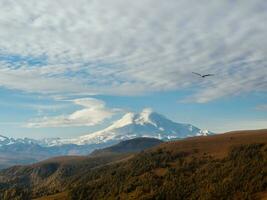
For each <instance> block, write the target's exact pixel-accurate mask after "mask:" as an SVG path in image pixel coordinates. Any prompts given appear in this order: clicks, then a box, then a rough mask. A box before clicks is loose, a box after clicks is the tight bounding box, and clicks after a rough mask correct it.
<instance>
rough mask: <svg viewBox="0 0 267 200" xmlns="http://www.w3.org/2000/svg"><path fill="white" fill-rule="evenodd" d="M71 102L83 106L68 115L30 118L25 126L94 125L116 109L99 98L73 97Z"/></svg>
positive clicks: (111, 114) (108, 116)
mask: <svg viewBox="0 0 267 200" xmlns="http://www.w3.org/2000/svg"><path fill="white" fill-rule="evenodd" d="M72 102H73V103H74V104H76V105H79V106H82V107H83V108H82V109H80V110H77V111H75V112H73V113H71V114H70V115H61V116H54V117H43V118H38V119H33V120H31V121H30V122H29V123H28V124H27V125H26V127H28V128H43V127H69V126H94V125H97V124H99V123H101V122H103V121H104V120H105V119H107V118H110V117H111V116H113V115H114V114H115V113H116V112H117V111H118V110H116V109H109V108H107V107H106V106H105V103H104V102H103V101H101V100H97V99H94V98H83V99H75V100H72Z"/></svg>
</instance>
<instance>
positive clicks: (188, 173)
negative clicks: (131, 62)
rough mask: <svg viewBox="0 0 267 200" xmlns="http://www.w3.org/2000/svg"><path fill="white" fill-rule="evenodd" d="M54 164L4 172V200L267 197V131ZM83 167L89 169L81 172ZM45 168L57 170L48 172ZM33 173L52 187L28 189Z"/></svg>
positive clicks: (236, 133) (191, 140) (239, 133)
mask: <svg viewBox="0 0 267 200" xmlns="http://www.w3.org/2000/svg"><path fill="white" fill-rule="evenodd" d="M113 156H115V155H113ZM118 156H119V157H118ZM79 159H81V161H78V160H79ZM88 159H89V160H88ZM55 160H57V161H58V162H51V160H50V161H49V162H48V161H46V162H42V163H39V164H36V165H32V166H31V167H30V168H20V167H15V168H10V169H8V170H4V171H2V172H1V184H0V191H1V194H2V199H4V200H5V199H10V197H12V198H13V199H14V197H18V199H27V198H29V196H32V197H33V198H37V197H43V199H53V196H51V198H49V197H45V196H46V195H58V196H59V197H60V196H66V194H68V195H67V196H68V197H69V199H75V200H76V199H77V200H79V199H81V200H86V199H170V200H171V199H210V200H212V199H255V198H257V197H258V198H264V196H266V195H265V194H266V191H267V130H257V131H238V132H232V133H226V134H221V135H213V136H207V137H194V138H188V139H185V140H181V141H174V142H166V143H162V144H160V145H159V146H156V147H153V148H151V149H148V150H145V151H143V152H140V153H138V154H135V155H134V154H127V155H125V154H116V156H115V157H113V158H112V156H110V155H109V156H107V157H101V156H98V157H97V156H96V157H91V158H90V157H89V158H86V159H85V160H84V158H83V157H82V158H81V157H78V158H77V157H74V158H69V157H66V158H65V160H64V159H63V160H62V159H60V160H58V159H55ZM100 160H101V161H100ZM83 162H85V163H87V164H88V167H81V166H82V165H80V164H79V163H83ZM47 163H50V164H51V163H54V164H53V165H50V164H49V165H48V166H49V167H48V168H47ZM55 163H58V165H60V169H61V170H60V174H63V176H61V177H62V178H63V179H62V180H60V179H57V180H53V179H52V178H53V177H55V173H59V171H58V170H54V169H55V168H56V169H58V165H56V164H55ZM89 163H90V166H89ZM93 163H98V164H93ZM99 163H101V164H99ZM66 166H71V167H66ZM44 167H46V170H44V171H43V170H42V169H43V168H44ZM29 172H31V173H30V174H28V176H27V175H25V174H27V173H29ZM32 172H38V173H35V175H36V177H35V178H36V180H38V179H40V178H43V179H44V180H46V181H47V180H51V181H50V182H49V181H48V182H47V185H42V186H43V188H40V185H38V184H37V185H31V184H29V185H27V184H25V183H27V180H29V177H32V176H33V174H32ZM42 172H45V173H42ZM48 172H49V173H48ZM60 181H61V182H60ZM62 183H64V184H63V185H62V186H63V187H57V184H62ZM27 186H31V189H30V190H29V189H28V187H27ZM63 194H64V195H63ZM12 195H13V196H12Z"/></svg>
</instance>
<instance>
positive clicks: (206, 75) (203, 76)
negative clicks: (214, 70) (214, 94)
mask: <svg viewBox="0 0 267 200" xmlns="http://www.w3.org/2000/svg"><path fill="white" fill-rule="evenodd" d="M192 73H193V74H196V75H198V76H200V77H201V78H205V77H208V76H214V74H203V75H202V74H199V73H196V72H192Z"/></svg>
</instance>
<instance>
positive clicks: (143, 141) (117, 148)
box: [91, 138, 162, 156]
mask: <svg viewBox="0 0 267 200" xmlns="http://www.w3.org/2000/svg"><path fill="white" fill-rule="evenodd" d="M161 143H162V141H161V140H159V139H156V138H134V139H131V140H125V141H122V142H120V143H119V144H116V145H113V146H110V147H107V148H104V149H97V150H95V151H93V152H92V153H91V155H93V156H96V155H102V154H106V153H134V152H139V151H142V150H144V149H148V148H151V147H153V146H156V145H159V144H161Z"/></svg>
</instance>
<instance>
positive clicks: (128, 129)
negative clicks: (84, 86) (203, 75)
mask: <svg viewBox="0 0 267 200" xmlns="http://www.w3.org/2000/svg"><path fill="white" fill-rule="evenodd" d="M209 134H212V133H211V132H210V131H207V130H201V129H199V128H197V127H195V126H193V125H191V124H184V123H176V122H173V121H171V120H169V119H167V118H166V117H164V116H163V115H161V114H158V113H156V112H153V111H152V110H150V109H145V110H143V111H142V112H141V113H132V112H130V113H127V114H125V115H124V116H123V117H122V118H121V119H119V120H118V121H115V122H114V123H113V124H112V125H110V126H109V127H107V128H105V129H103V130H100V131H97V132H94V133H90V134H88V135H84V136H80V137H77V138H72V139H62V138H45V139H40V140H36V139H30V138H23V139H20V138H19V139H14V138H8V137H6V136H2V135H0V168H3V167H6V166H10V165H13V164H25V163H31V162H36V161H40V160H42V159H46V158H49V157H53V156H61V155H86V154H89V153H90V152H92V151H93V150H95V149H100V148H104V147H108V146H111V145H113V144H117V143H119V142H120V141H124V140H129V139H133V138H138V137H148V138H156V139H159V140H163V141H169V140H175V139H182V138H186V137H193V136H206V135H209Z"/></svg>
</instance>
